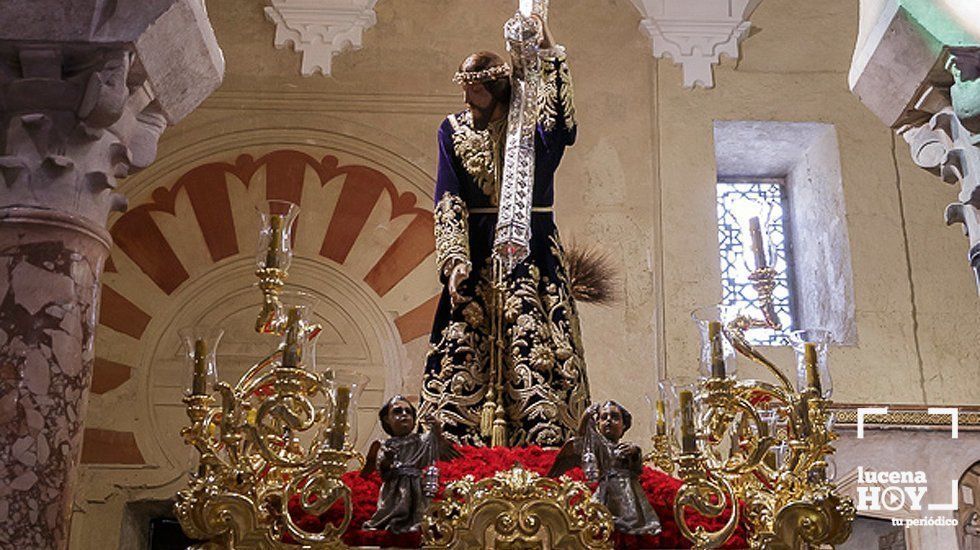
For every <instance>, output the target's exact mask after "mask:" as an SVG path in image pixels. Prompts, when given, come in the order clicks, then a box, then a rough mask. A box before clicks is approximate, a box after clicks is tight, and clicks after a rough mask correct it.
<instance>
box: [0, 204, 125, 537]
mask: <svg viewBox="0 0 980 550" xmlns="http://www.w3.org/2000/svg"><path fill="white" fill-rule="evenodd" d="M79 221H80V220H79V219H77V218H76V219H73V218H71V217H69V216H66V215H64V214H60V213H56V212H37V211H35V210H33V209H7V210H5V211H3V212H2V213H0V300H2V302H0V304H2V305H0V458H2V460H0V524H2V525H3V528H2V529H0V547H2V548H38V549H40V548H56V547H59V546H61V545H62V544H63V541H65V540H66V538H67V532H68V527H69V521H68V520H69V517H70V511H71V505H72V488H73V486H74V483H75V477H76V471H77V463H78V459H79V455H80V453H81V446H82V434H83V430H82V423H83V421H84V418H85V408H86V405H87V403H88V392H89V385H90V383H91V379H92V363H93V359H94V351H93V349H92V348H93V341H94V333H95V324H96V312H97V311H98V294H99V284H98V280H99V275H100V274H101V272H102V265H103V261H104V259H105V257H106V255H107V253H108V251H109V241H108V238H107V237H108V235H107V234H106V233H105V230H104V229H103V230H99V229H98V228H95V227H85V226H84V225H80V224H79Z"/></svg>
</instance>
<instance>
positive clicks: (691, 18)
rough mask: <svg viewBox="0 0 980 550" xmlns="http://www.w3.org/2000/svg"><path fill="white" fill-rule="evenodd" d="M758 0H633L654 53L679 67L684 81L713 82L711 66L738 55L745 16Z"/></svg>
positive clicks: (686, 83) (746, 24)
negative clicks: (724, 57) (641, 17)
mask: <svg viewBox="0 0 980 550" xmlns="http://www.w3.org/2000/svg"><path fill="white" fill-rule="evenodd" d="M761 1H762V0H632V2H633V5H634V6H636V9H637V10H639V11H640V14H641V15H642V16H643V20H641V21H640V31H641V32H643V34H645V35H646V36H647V37H648V38H650V42H651V45H652V47H653V56H654V57H658V58H663V57H669V58H670V59H671V60H672V61H673V62H674V64H676V65H680V66H681V67H682V68H683V71H684V87H685V88H694V87H696V86H701V87H702V88H712V87H714V85H715V83H714V76H713V74H712V66H713V65H717V64H718V63H720V62H721V56H723V55H724V56H726V57H730V58H732V59H738V57H739V44H740V43H741V42H742V40H744V39H745V37H746V36H748V31H749V28H750V27H751V23H749V16H750V15H752V12H753V11H754V10H755V8H756V7H757V6H758V5H759V3H760V2H761Z"/></svg>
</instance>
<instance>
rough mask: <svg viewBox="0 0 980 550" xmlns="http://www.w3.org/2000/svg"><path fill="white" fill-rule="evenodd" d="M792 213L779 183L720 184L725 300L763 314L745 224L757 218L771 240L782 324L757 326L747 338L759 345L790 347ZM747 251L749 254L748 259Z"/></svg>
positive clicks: (776, 300) (775, 299) (775, 296)
mask: <svg viewBox="0 0 980 550" xmlns="http://www.w3.org/2000/svg"><path fill="white" fill-rule="evenodd" d="M788 214H789V212H788V209H787V207H786V192H785V187H784V186H783V184H782V182H781V181H778V180H757V181H730V182H719V183H718V244H719V249H720V251H721V284H722V304H723V305H726V306H735V307H736V308H740V309H744V312H745V313H747V314H749V315H751V316H752V317H756V318H760V319H761V318H762V312H761V311H760V310H759V308H758V305H757V302H756V298H757V295H756V292H755V289H754V288H752V283H751V282H750V281H749V273H751V271H752V268H754V266H755V264H754V258H753V256H752V248H751V243H750V242H748V240H749V235H748V232H747V231H745V230H743V227H744V226H745V225H746V224H747V223H748V219H749V218H751V217H753V216H758V217H759V218H760V220H761V221H762V228H763V229H762V230H763V233H764V234H765V239H766V242H767V243H768V247H767V248H768V251H767V255H768V256H770V258H769V263H770V264H771V265H772V266H773V268H774V269H775V270H776V273H777V276H776V289H775V291H774V292H773V302H774V305H775V308H776V314H777V315H778V316H779V319H780V321H781V322H782V325H783V329H782V330H781V331H773V330H769V329H755V330H751V331H749V332H748V333H747V334H746V336H747V337H748V340H749V342H750V343H752V344H755V345H770V346H782V345H787V337H786V335H787V334H788V333H789V331H790V330H791V329H792V327H793V299H792V291H791V287H790V280H791V277H790V269H791V267H792V266H791V262H790V261H789V255H788V253H787V243H788V242H789V239H788V238H787V229H786V228H787V227H788V225H789V224H788V220H787V219H786V217H787V215H788ZM746 254H748V256H747V257H746Z"/></svg>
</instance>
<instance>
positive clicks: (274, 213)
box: [255, 200, 299, 271]
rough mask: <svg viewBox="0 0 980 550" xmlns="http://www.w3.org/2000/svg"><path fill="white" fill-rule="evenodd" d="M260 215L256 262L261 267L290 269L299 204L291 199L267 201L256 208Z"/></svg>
mask: <svg viewBox="0 0 980 550" xmlns="http://www.w3.org/2000/svg"><path fill="white" fill-rule="evenodd" d="M255 210H256V213H257V214H258V216H259V244H258V247H257V248H256V252H255V263H256V265H257V266H258V268H259V269H268V268H275V269H281V270H283V271H285V270H287V269H289V264H290V262H292V260H293V226H294V225H295V222H296V216H297V214H299V206H296V205H295V204H293V203H291V202H289V201H276V200H273V201H267V202H265V203H262V204H261V205H259V206H257V207H256V208H255Z"/></svg>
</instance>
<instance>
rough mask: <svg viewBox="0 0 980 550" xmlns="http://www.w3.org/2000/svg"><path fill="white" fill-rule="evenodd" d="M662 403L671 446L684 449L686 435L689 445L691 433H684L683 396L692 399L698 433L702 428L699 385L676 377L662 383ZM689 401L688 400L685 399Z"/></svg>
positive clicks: (684, 378) (694, 423)
mask: <svg viewBox="0 0 980 550" xmlns="http://www.w3.org/2000/svg"><path fill="white" fill-rule="evenodd" d="M659 385H660V395H661V401H662V402H663V404H664V413H665V416H666V426H665V428H666V432H667V436H668V439H669V441H670V442H671V445H672V446H673V447H674V448H676V449H682V450H683V449H684V444H685V435H686V436H687V443H688V444H690V442H691V439H690V436H691V435H692V434H691V433H687V434H685V433H684V427H685V426H684V422H685V419H684V417H683V413H684V403H682V402H681V399H682V395H688V396H690V399H691V410H692V412H693V418H691V419H690V420H691V421H693V424H692V426H693V429H694V432H695V434H694V435H696V432H697V430H698V428H699V426H700V414H699V407H698V404H699V399H698V385H697V382H696V381H695V380H694V379H693V378H688V377H675V378H670V379H667V380H661V381H660V384H659ZM685 399H687V398H685Z"/></svg>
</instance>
